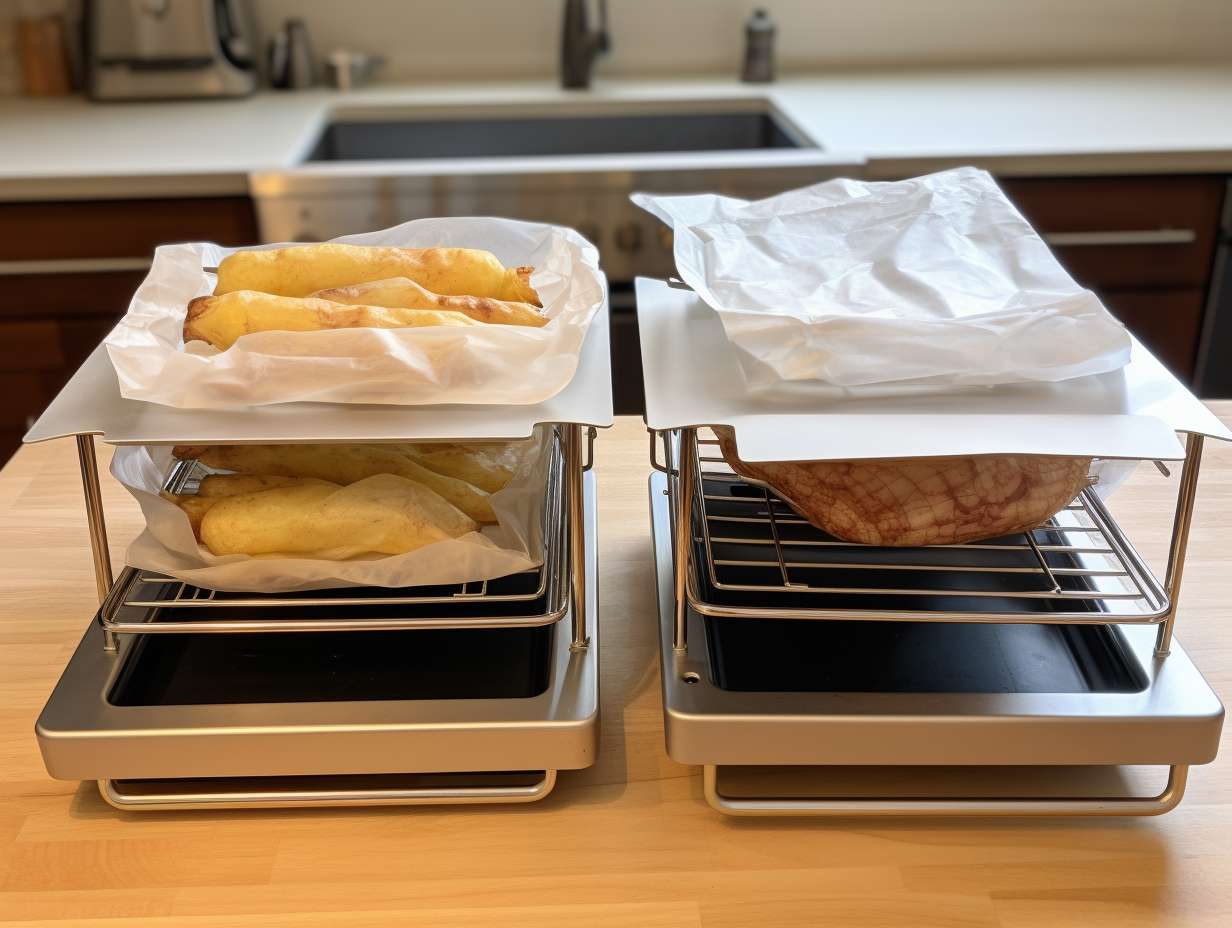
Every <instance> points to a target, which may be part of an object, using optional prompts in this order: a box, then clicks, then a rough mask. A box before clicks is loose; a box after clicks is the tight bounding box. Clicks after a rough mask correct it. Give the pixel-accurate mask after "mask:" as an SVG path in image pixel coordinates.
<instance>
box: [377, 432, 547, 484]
mask: <svg viewBox="0 0 1232 928" xmlns="http://www.w3.org/2000/svg"><path fill="white" fill-rule="evenodd" d="M525 446H526V443H525V442H510V443H508V444H504V445H502V444H491V443H489V444H485V445H466V444H458V443H450V442H439V443H435V442H408V443H403V444H400V445H398V447H399V448H401V449H403V450H404V451H405V452H406V453H407V454H408V455H410V456H411V457H412V458H414V460H415V461H416V462H418V463H419V464H421V465H423V466H424V467H426V468H428V469H429V470H433V471H436V472H437V473H439V474H448V475H449V476H451V477H456V478H458V479H459V480H465V481H466V482H467V483H469V484H472V485H473V486H477V487H479V488H480V489H482V490H486V491H487V492H489V493H495V492H496V491H497V490H500V489H502V488H503V487H504V486H505V484H507V483H508V482H509V481H510V479H511V478H512V477H513V474H514V472H515V471H516V470H517V468H518V465H519V463H520V458H519V453H520V451H519V450H518V449H524V448H525Z"/></svg>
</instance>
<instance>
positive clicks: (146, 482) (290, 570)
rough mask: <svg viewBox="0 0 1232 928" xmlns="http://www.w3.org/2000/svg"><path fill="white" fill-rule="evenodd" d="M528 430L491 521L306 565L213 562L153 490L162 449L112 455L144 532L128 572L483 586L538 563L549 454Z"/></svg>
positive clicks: (316, 585) (225, 581)
mask: <svg viewBox="0 0 1232 928" xmlns="http://www.w3.org/2000/svg"><path fill="white" fill-rule="evenodd" d="M547 440H548V432H547V430H546V429H545V428H542V427H540V428H538V429H536V432H535V441H534V443H533V444H532V445H530V447H529V448H528V450H527V452H526V454H525V456H524V458H523V460H522V464H521V467H520V468H519V469H518V472H517V473H516V474H515V475H514V477H513V479H512V480H510V482H509V483H508V484H507V485H506V486H505V487H504V489H501V490H499V491H497V492H496V493H493V494H492V497H491V502H492V509H493V510H494V511H495V513H496V516H497V519H498V522H497V524H496V525H489V526H484V527H483V528H482V529H481V530H480V531H478V532H471V533H470V534H468V535H463V536H462V537H461V538H453V539H449V540H447V541H439V542H436V543H435V544H431V545H427V546H426V547H423V548H420V549H419V550H417V551H411V552H410V553H408V554H400V555H394V556H381V555H378V556H371V557H360V558H353V559H350V560H345V561H328V560H318V559H313V558H306V557H277V556H273V557H250V556H248V555H242V554H237V555H227V556H225V557H216V556H215V555H213V554H211V553H210V552H209V551H208V550H207V549H206V548H205V547H204V546H203V545H200V544H198V543H197V540H196V538H195V537H194V536H193V532H192V526H191V525H190V524H189V522H188V516H186V515H185V514H184V512H183V511H182V510H181V509H180V508H179V507H178V506H176V505H175V504H174V503H172V502H170V501H169V500H165V499H163V498H162V497H161V496H159V490H160V488H161V487H162V485H163V481H164V478H165V476H166V474H167V473H168V471H169V469H170V466H171V448H170V447H167V446H165V445H164V446H142V445H128V446H121V447H118V448H117V449H116V451H115V454H114V456H113V457H112V459H111V473H112V475H113V476H114V477H115V478H116V479H117V480H119V481H120V483H122V484H123V485H124V486H125V487H126V488H127V489H128V491H129V492H130V493H132V494H133V496H134V497H136V499H137V502H138V503H139V504H140V506H141V511H142V513H143V514H144V515H145V521H146V528H145V531H143V532H142V533H141V534H140V535H139V536H138V537H137V539H136V540H135V541H133V543H132V544H131V545H130V546H129V548H128V552H127V554H126V555H125V560H126V562H127V563H128V564H130V565H131V566H133V567H137V568H140V569H142V570H151V571H156V572H158V573H163V574H167V575H169V576H172V577H175V578H177V579H179V580H184V581H186V582H188V583H191V584H193V585H195V586H200V587H204V588H206V589H214V590H232V591H241V592H247V591H259V592H266V593H283V592H290V591H293V590H319V589H330V588H334V587H350V586H377V587H406V586H421V585H430V584H446V583H466V582H469V581H472V580H490V579H494V578H496V577H503V576H505V575H507V574H512V573H517V572H518V571H522V570H528V569H530V568H532V567H535V566H536V565H538V564H541V563H542V562H543V530H542V529H543V509H544V504H545V499H546V495H545V487H546V482H547V476H548V469H549V464H550V461H551V455H549V454H548V453H547Z"/></svg>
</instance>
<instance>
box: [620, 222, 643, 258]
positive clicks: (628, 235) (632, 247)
mask: <svg viewBox="0 0 1232 928" xmlns="http://www.w3.org/2000/svg"><path fill="white" fill-rule="evenodd" d="M616 247H617V248H619V249H620V250H621V251H623V252H626V253H628V254H631V255H632V254H636V253H637V252H639V251H641V250H642V227H641V226H640V225H638V224H637V223H636V222H626V223H625V224H624V225H622V226H617V227H616Z"/></svg>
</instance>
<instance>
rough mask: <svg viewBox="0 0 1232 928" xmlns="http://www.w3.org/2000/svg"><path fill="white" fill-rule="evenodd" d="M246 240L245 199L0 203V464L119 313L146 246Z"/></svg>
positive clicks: (147, 255)
mask: <svg viewBox="0 0 1232 928" xmlns="http://www.w3.org/2000/svg"><path fill="white" fill-rule="evenodd" d="M256 237H257V224H256V215H255V213H254V211H253V206H252V202H251V201H250V200H249V199H248V198H247V197H196V198H185V199H176V200H92V201H72V202H67V201H66V202H53V203H0V462H3V461H4V460H6V459H7V458H8V456H9V455H10V454H11V453H12V452H13V450H14V449H15V448H16V447H17V445H18V443H19V442H20V440H21V436H22V434H23V433H24V432H25V429H26V425H27V423H28V422H29V421H30V420H31V419H32V418H33V417H35V416H37V415H38V414H39V413H40V412H41V411H42V409H43V407H44V406H46V405H47V403H48V402H50V401H51V399H52V398H53V397H54V396H55V394H56V392H57V391H58V390H59V389H60V387H61V386H63V384H64V382H65V381H66V380H67V379H68V377H69V375H71V374H72V372H73V371H74V370H75V369H76V368H77V366H78V365H79V364H81V362H82V361H83V360H85V358H86V356H87V355H88V354H89V353H90V351H92V350H93V349H94V347H95V346H96V345H97V344H98V343H99V341H100V340H101V339H102V338H103V336H104V335H106V334H107V332H108V331H110V329H111V327H112V326H113V325H115V322H116V320H117V319H119V317H120V316H121V315H122V314H123V313H124V311H125V309H126V308H127V306H128V303H129V300H130V299H131V298H132V295H133V291H134V290H135V289H136V288H137V286H138V284H140V283H141V281H142V279H143V278H144V277H145V274H146V270H147V269H148V267H149V262H150V259H151V258H152V257H153V253H154V248H155V247H156V246H158V245H162V244H165V243H168V242H177V241H179V242H182V241H215V242H218V243H220V244H224V245H243V244H248V243H251V242H254V241H256Z"/></svg>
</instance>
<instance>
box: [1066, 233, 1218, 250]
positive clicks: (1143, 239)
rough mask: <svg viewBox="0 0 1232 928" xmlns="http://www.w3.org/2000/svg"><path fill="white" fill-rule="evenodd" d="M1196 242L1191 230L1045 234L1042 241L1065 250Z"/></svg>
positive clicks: (1196, 237) (1195, 236)
mask: <svg viewBox="0 0 1232 928" xmlns="http://www.w3.org/2000/svg"><path fill="white" fill-rule="evenodd" d="M1197 240H1198V233H1196V232H1195V231H1194V230H1193V229H1126V230H1124V231H1108V232H1046V233H1044V241H1045V242H1047V243H1048V244H1049V245H1054V246H1063V247H1065V248H1091V247H1095V246H1097V245H1190V244H1192V243H1193V242H1196V241H1197Z"/></svg>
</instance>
